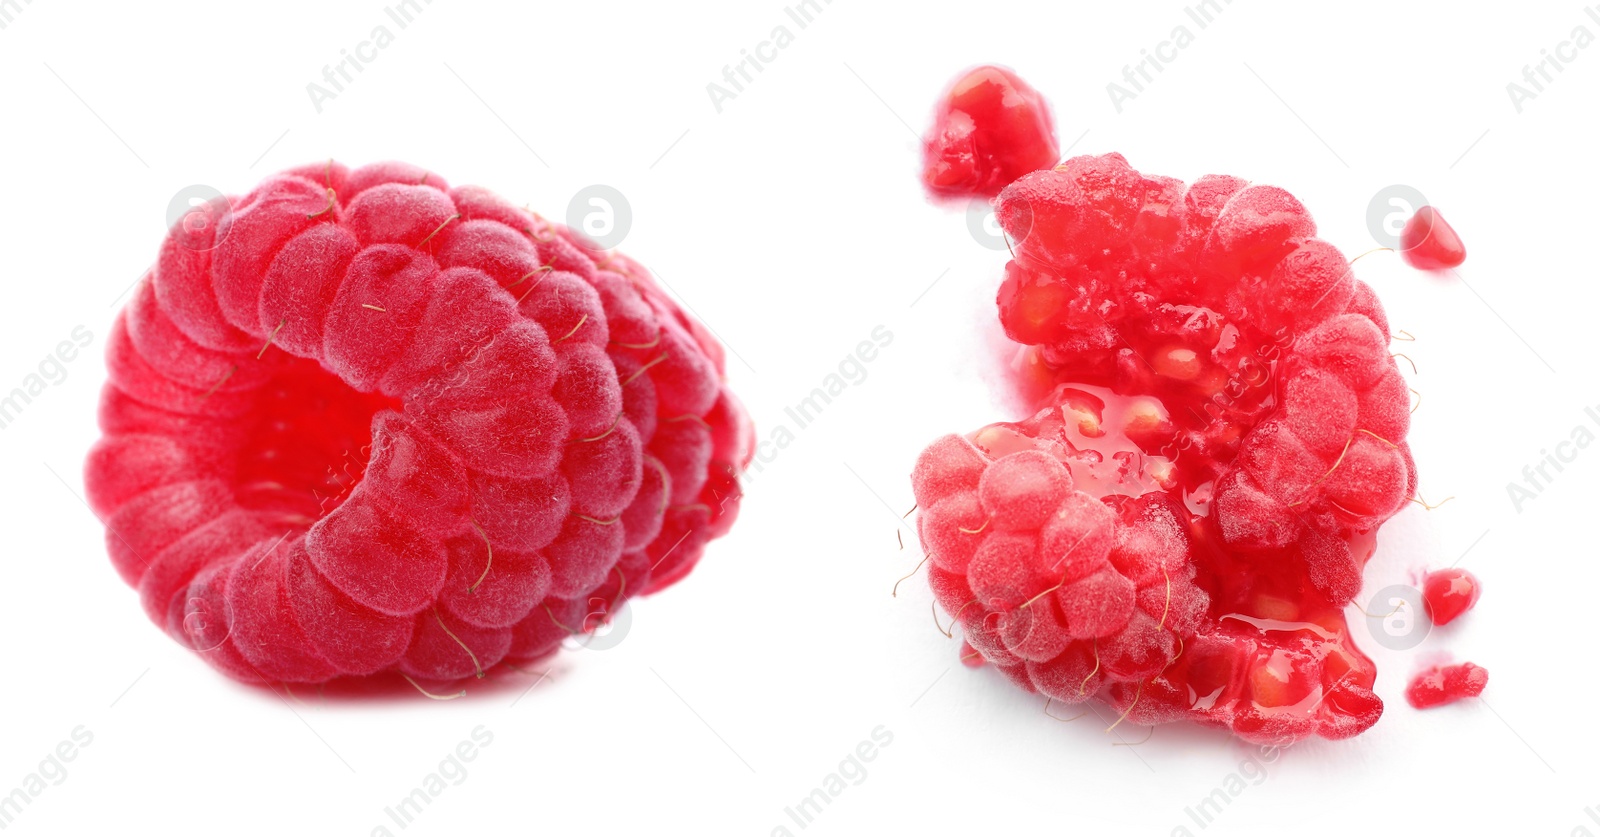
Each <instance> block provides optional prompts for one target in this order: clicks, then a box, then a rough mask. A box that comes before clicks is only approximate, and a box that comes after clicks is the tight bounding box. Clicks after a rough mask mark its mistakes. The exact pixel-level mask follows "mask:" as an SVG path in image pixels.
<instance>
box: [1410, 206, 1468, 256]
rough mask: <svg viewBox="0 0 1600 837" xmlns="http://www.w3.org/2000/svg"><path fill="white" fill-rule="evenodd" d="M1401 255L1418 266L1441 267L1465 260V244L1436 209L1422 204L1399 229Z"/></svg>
mask: <svg viewBox="0 0 1600 837" xmlns="http://www.w3.org/2000/svg"><path fill="white" fill-rule="evenodd" d="M1400 255H1401V256H1402V257H1404V258H1405V260H1406V261H1407V262H1409V263H1410V264H1411V266H1412V267H1415V268H1417V269H1419V270H1443V269H1445V268H1450V267H1456V266H1458V265H1460V264H1461V263H1462V262H1464V261H1466V260H1467V247H1466V245H1465V244H1462V243H1461V236H1460V235H1457V234H1456V231H1455V228H1454V227H1452V226H1450V222H1448V221H1446V220H1445V219H1444V216H1443V215H1441V214H1439V210H1437V209H1434V208H1433V207H1431V206H1424V207H1422V208H1421V209H1419V210H1417V212H1416V214H1415V215H1412V216H1411V219H1410V220H1408V221H1406V225H1405V226H1404V227H1402V228H1401V230H1400Z"/></svg>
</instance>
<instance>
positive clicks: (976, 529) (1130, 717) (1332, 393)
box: [912, 154, 1416, 743]
mask: <svg viewBox="0 0 1600 837" xmlns="http://www.w3.org/2000/svg"><path fill="white" fill-rule="evenodd" d="M996 213H997V217H998V219H999V221H1000V224H1001V225H1002V227H1003V228H1004V229H1005V230H1006V232H1007V234H1008V236H1009V237H1010V239H1011V240H1012V242H1013V246H1014V258H1013V259H1012V261H1011V262H1009V263H1008V264H1007V265H1006V270H1005V277H1004V281H1003V282H1002V283H1001V285H1000V288H999V291H998V293H997V297H996V302H997V306H998V309H999V315H1000V320H1001V324H1002V325H1003V326H1004V328H1005V331H1006V334H1007V335H1008V336H1009V337H1010V338H1011V339H1012V340H1014V341H1016V342H1018V343H1020V344H1023V345H1024V347H1025V349H1024V351H1025V352H1026V353H1027V354H1026V359H1025V360H1024V361H1023V362H1021V363H1018V364H1014V366H1015V367H1016V368H1018V369H1019V377H1023V378H1025V380H1024V381H1023V382H1022V386H1025V387H1026V388H1028V389H1029V391H1032V392H1040V391H1043V392H1046V393H1047V394H1046V395H1044V397H1043V398H1040V399H1039V400H1038V403H1037V406H1036V407H1035V410H1036V412H1035V413H1034V414H1033V415H1031V416H1029V417H1027V418H1024V419H1022V420H1020V421H1015V422H1000V423H996V424H991V425H989V426H987V427H983V428H981V429H979V430H977V431H975V432H973V433H970V434H968V435H966V436H946V437H943V438H941V439H939V440H938V441H936V442H934V444H933V445H931V446H930V447H929V448H928V450H927V451H926V452H925V453H924V454H923V457H922V458H921V459H920V460H919V461H918V463H917V466H916V468H915V469H914V471H913V475H912V487H913V491H914V493H915V494H916V496H917V500H918V503H919V508H921V509H922V510H923V513H922V515H921V517H920V518H919V522H918V526H919V532H920V535H921V538H922V543H923V548H924V549H925V550H926V551H927V552H928V554H929V556H930V560H931V562H932V569H930V571H929V579H930V582H931V583H932V586H933V589H934V592H935V596H936V599H937V600H938V602H939V604H940V606H941V607H943V608H944V609H945V611H946V612H947V613H949V614H950V615H951V616H952V617H953V618H954V619H955V621H956V622H957V623H958V624H960V625H961V627H962V629H963V631H964V633H965V639H966V641H967V642H968V643H970V644H971V646H972V648H973V649H975V650H976V651H977V652H978V653H980V654H982V655H983V656H984V658H985V659H986V660H987V661H988V662H989V663H992V664H994V665H995V666H996V667H997V668H999V669H1000V670H1001V671H1002V672H1003V673H1005V674H1006V675H1007V676H1008V677H1009V678H1010V679H1012V680H1013V681H1015V682H1017V683H1018V684H1019V685H1021V686H1022V687H1023V688H1026V689H1029V690H1031V691H1037V692H1042V693H1044V694H1046V695H1047V696H1049V697H1050V698H1052V699H1054V700H1057V701H1063V702H1068V703H1077V702H1082V701H1086V700H1090V699H1098V700H1100V701H1102V702H1105V703H1107V704H1109V705H1110V706H1111V708H1112V709H1114V710H1115V711H1117V712H1119V713H1120V717H1122V718H1123V719H1125V720H1127V721H1129V722H1132V723H1138V724H1157V723H1166V722H1170V721H1179V720H1189V721H1194V722H1199V723H1202V724H1207V725H1212V726H1218V727H1222V728H1225V729H1228V730H1230V731H1232V732H1233V733H1234V734H1235V735H1238V736H1240V737H1242V738H1245V739H1247V740H1251V741H1259V742H1280V743H1281V742H1283V741H1291V740H1298V739H1301V738H1304V737H1307V736H1311V735H1320V736H1322V737H1325V738H1331V739H1339V738H1347V737H1349V736H1352V735H1355V734H1357V733H1359V732H1361V731H1363V730H1365V729H1367V728H1368V727H1370V726H1371V725H1372V724H1373V723H1374V722H1376V721H1377V719H1378V717H1379V715H1380V714H1381V713H1382V709H1383V704H1382V701H1381V700H1379V698H1378V697H1377V695H1376V694H1374V692H1373V690H1372V687H1373V683H1374V682H1375V679H1376V674H1377V672H1376V668H1375V666H1374V665H1373V663H1372V661H1371V660H1370V659H1368V658H1367V657H1366V656H1365V655H1364V654H1362V653H1361V651H1360V649H1359V648H1357V647H1356V644H1355V641H1354V635H1353V632H1352V631H1351V629H1350V627H1349V625H1348V624H1347V623H1346V620H1345V616H1344V607H1345V605H1346V604H1348V603H1349V602H1350V601H1351V600H1352V599H1353V598H1354V597H1355V596H1356V594H1357V593H1358V592H1359V590H1360V588H1361V571H1362V567H1363V566H1364V565H1365V563H1366V561H1367V559H1368V558H1369V557H1370V556H1371V555H1372V552H1373V550H1374V548H1375V537H1376V532H1377V530H1378V528H1379V526H1380V525H1381V524H1382V523H1383V522H1384V521H1386V520H1388V519H1389V518H1390V517H1392V516H1393V515H1394V514H1396V513H1397V512H1398V511H1399V510H1400V509H1401V508H1403V507H1404V505H1405V503H1406V498H1407V497H1409V496H1411V495H1412V494H1413V490H1414V488H1415V484H1416V469H1415V466H1414V464H1413V462H1412V459H1411V454H1410V451H1409V449H1408V447H1407V445H1406V442H1405V436H1406V433H1407V431H1408V430H1409V426H1410V409H1409V408H1410V401H1409V393H1408V390H1407V387H1406V385H1405V382H1404V379H1403V378H1402V377H1401V375H1400V371H1399V367H1398V366H1397V365H1396V363H1395V361H1394V360H1393V358H1392V357H1391V355H1390V350H1389V348H1388V343H1389V334H1388V326H1387V322H1386V321H1385V320H1384V319H1383V314H1382V307H1381V306H1380V305H1379V304H1378V302H1377V299H1376V297H1375V296H1374V295H1373V294H1372V293H1371V290H1370V288H1367V287H1366V286H1365V285H1364V284H1362V283H1360V282H1358V281H1356V280H1355V278H1354V276H1353V273H1352V271H1351V268H1350V263H1349V261H1348V260H1347V259H1346V258H1345V256H1344V255H1343V254H1342V253H1340V252H1339V250H1338V249H1337V248H1336V247H1334V246H1333V245H1332V244H1329V243H1328V242H1326V241H1324V240H1321V239H1318V238H1316V224H1315V222H1314V221H1313V220H1312V218H1311V215H1310V213H1309V212H1308V211H1307V210H1306V208H1305V207H1304V206H1303V205H1302V204H1301V203H1300V202H1299V201H1298V200H1296V199H1295V198H1294V196H1293V195H1291V194H1289V193H1288V192H1286V191H1284V190H1283V189H1280V188H1277V187H1274V186H1263V185H1251V184H1249V183H1247V182H1246V181H1243V180H1240V179H1238V178H1234V177H1226V176H1216V175H1213V176H1207V177H1203V178H1201V179H1200V180H1198V181H1196V182H1195V183H1193V184H1190V185H1188V186H1185V185H1184V184H1183V183H1182V182H1181V181H1177V180H1174V179H1172V178H1167V177H1160V176H1153V175H1146V174H1143V173H1141V172H1139V171H1137V170H1135V169H1133V168H1132V167H1131V166H1129V165H1128V163H1127V161H1126V160H1125V159H1124V158H1123V157H1122V156H1121V155H1119V154H1106V155H1102V156H1085V157H1075V158H1073V159H1070V160H1067V161H1065V162H1063V163H1061V164H1060V165H1058V166H1055V167H1054V168H1051V169H1049V170H1045V171H1034V172H1031V173H1028V174H1025V175H1023V176H1022V177H1021V178H1019V179H1018V180H1017V181H1015V182H1013V183H1011V184H1009V185H1008V186H1006V187H1005V188H1004V189H1003V190H1002V191H1001V192H1000V194H999V196H998V198H997V199H996ZM1042 382H1047V383H1042Z"/></svg>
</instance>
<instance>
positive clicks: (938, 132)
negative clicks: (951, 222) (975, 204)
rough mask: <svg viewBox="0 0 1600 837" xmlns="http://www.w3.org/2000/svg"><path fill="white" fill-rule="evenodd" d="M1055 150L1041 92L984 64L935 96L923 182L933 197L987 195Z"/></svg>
mask: <svg viewBox="0 0 1600 837" xmlns="http://www.w3.org/2000/svg"><path fill="white" fill-rule="evenodd" d="M1059 154H1060V152H1059V151H1058V150H1057V146H1056V137H1055V127H1054V125H1053V124H1052V122H1051V119H1050V108H1049V106H1048V105H1046V104H1045V101H1044V97H1043V96H1041V95H1039V92H1038V91H1037V90H1034V89H1033V88H1032V87H1029V86H1028V83H1027V82H1025V81H1023V80H1022V79H1021V78H1018V77H1017V74H1016V73H1013V72H1011V71H1010V70H1008V69H1005V68H1004V67H996V66H992V65H985V66H982V67H977V68H975V69H973V70H971V71H969V72H968V73H967V74H966V75H964V76H962V77H961V78H959V79H957V80H956V82H955V84H953V85H951V87H950V89H949V91H948V92H946V93H945V95H944V98H943V99H941V100H940V102H939V107H938V110H937V112H936V113H935V114H934V120H933V127H932V128H931V129H929V131H928V134H927V136H926V137H924V139H923V170H922V183H923V186H925V187H926V188H927V190H928V192H929V194H931V195H933V196H934V197H938V198H961V197H984V198H992V197H994V196H995V195H996V194H998V193H999V192H1000V190H1001V189H1002V188H1003V187H1004V186H1005V185H1006V184H1007V183H1010V182H1011V181H1013V180H1016V179H1017V178H1018V177H1021V176H1022V175H1024V174H1027V173H1028V172H1030V171H1037V170H1038V169H1043V168H1048V167H1050V166H1052V165H1054V164H1055V162H1056V160H1057V159H1058V156H1059Z"/></svg>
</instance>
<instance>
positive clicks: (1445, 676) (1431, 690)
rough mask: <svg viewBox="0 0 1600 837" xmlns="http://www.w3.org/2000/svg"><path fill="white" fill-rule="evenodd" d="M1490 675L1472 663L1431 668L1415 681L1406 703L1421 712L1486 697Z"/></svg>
mask: <svg viewBox="0 0 1600 837" xmlns="http://www.w3.org/2000/svg"><path fill="white" fill-rule="evenodd" d="M1487 685H1489V672H1488V671H1485V670H1484V668H1483V667H1482V666H1478V665H1474V664H1472V663H1456V664H1454V665H1437V666H1431V667H1429V668H1427V669H1424V670H1423V671H1421V672H1419V673H1418V674H1417V676H1415V677H1413V678H1411V683H1410V685H1408V686H1406V702H1407V703H1410V704H1411V705H1412V706H1414V707H1416V708H1417V709H1432V708H1433V707H1435V706H1444V705H1445V704H1447V703H1455V702H1456V701H1458V700H1463V699H1465V698H1469V697H1477V696H1478V695H1481V694H1483V688H1484V687H1485V686H1487Z"/></svg>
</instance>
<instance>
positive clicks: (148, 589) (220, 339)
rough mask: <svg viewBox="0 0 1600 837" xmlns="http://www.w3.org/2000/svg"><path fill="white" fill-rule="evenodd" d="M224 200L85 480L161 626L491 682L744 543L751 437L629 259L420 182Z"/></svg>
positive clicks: (140, 347) (176, 632)
mask: <svg viewBox="0 0 1600 837" xmlns="http://www.w3.org/2000/svg"><path fill="white" fill-rule="evenodd" d="M228 204H229V205H228V206H226V207H217V206H212V207H208V209H207V211H206V212H204V213H198V212H197V213H191V216H190V217H187V218H185V219H184V220H183V221H180V222H179V223H178V224H176V225H174V227H173V229H172V231H171V233H170V234H169V235H168V237H167V239H166V241H165V242H164V243H163V244H162V247H161V254H160V259H159V261H158V263H157V265H156V266H155V268H154V269H153V270H152V271H151V273H150V275H149V276H148V277H147V280H146V281H145V282H143V283H142V284H141V285H140V286H139V288H138V290H137V291H136V293H135V296H134V298H133V301H132V302H131V303H130V304H129V305H128V306H127V308H126V309H125V310H123V311H122V312H121V313H120V314H119V315H118V317H117V320H116V323H115V325H114V327H113V330H112V333H111V337H110V340H109V346H108V347H107V364H108V366H109V369H110V381H109V383H107V384H106V386H105V390H104V392H103V394H102V398H101V403H100V427H101V429H102V431H103V433H104V436H103V438H101V439H100V441H99V442H98V443H97V444H96V445H95V446H94V448H93V450H92V451H91V452H90V454H89V456H88V461H87V464H86V474H85V484H86V486H87V488H88V492H89V500H90V503H91V505H92V506H93V508H94V510H95V512H96V513H97V514H98V515H99V516H100V518H101V519H102V520H103V521H104V522H105V524H106V543H107V548H108V550H109V552H110V555H111V559H112V563H113V565H114V566H115V567H116V569H117V571H118V572H119V573H120V574H121V575H122V577H123V579H124V580H125V581H127V582H128V584H130V585H132V586H133V587H134V588H136V589H137V590H138V591H139V598H140V601H141V602H142V603H143V605H144V609H145V613H146V614H147V615H148V616H149V618H150V619H151V620H153V621H154V622H155V623H156V624H157V625H158V626H160V627H161V628H163V629H164V630H165V631H167V633H168V634H170V635H171V636H172V637H173V638H174V639H176V640H177V641H178V642H180V643H182V644H184V645H185V646H188V647H190V648H192V649H194V650H195V651H196V652H197V653H199V654H200V655H201V656H202V657H204V658H205V659H206V660H207V661H208V662H210V663H211V664H212V665H213V666H215V667H217V668H218V669H220V670H221V671H222V672H224V673H226V674H228V675H229V676H231V677H234V678H237V679H239V680H243V681H248V682H274V681H283V682H295V683H320V682H324V681H328V680H330V679H333V678H337V677H341V676H356V677H361V676H366V675H376V674H380V673H390V672H395V673H400V674H403V675H405V676H407V677H410V678H417V679H423V680H427V681H452V680H458V679H461V678H466V677H471V676H474V675H476V676H479V677H481V676H483V674H484V672H485V671H487V670H489V669H491V668H492V667H494V666H495V665H496V664H497V663H499V662H500V661H502V660H513V661H528V660H534V659H538V658H541V657H545V656H548V655H550V654H552V653H554V652H555V651H556V650H557V648H558V646H559V644H560V642H561V640H562V639H564V638H565V637H567V636H569V635H570V634H571V633H574V632H585V631H590V630H593V629H595V628H596V627H598V625H599V624H600V623H602V622H604V621H605V620H606V619H607V618H609V617H610V616H611V615H612V614H614V613H615V612H616V609H617V607H618V606H620V605H621V604H622V602H623V601H624V600H625V599H627V598H628V597H630V596H635V595H640V594H645V593H651V592H654V591H657V590H660V589H662V588H664V587H666V586H668V585H671V584H673V583H674V582H676V581H678V580H679V579H681V578H682V577H683V576H684V575H685V574H687V573H688V572H689V571H690V570H691V569H692V568H693V567H694V566H695V564H696V563H697V562H698V561H699V560H700V557H701V555H702V554H703V553H704V551H705V549H706V545H707V543H708V542H709V541H711V540H712V539H714V538H716V537H719V536H721V535H722V534H724V533H726V532H727V530H728V528H729V527H730V526H731V525H732V524H733V521H734V518H735V517H736V516H737V514H738V509H739V500H740V492H739V488H738V483H737V482H736V475H737V473H738V471H739V470H740V469H741V468H742V467H743V466H744V465H745V464H746V463H747V462H748V460H749V457H750V453H751V427H750V423H749V420H748V418H747V417H746V415H745V413H744V410H743V409H742V408H741V407H740V405H739V402H738V401H737V400H736V399H735V398H734V396H733V394H732V393H731V392H730V391H729V390H728V389H727V387H726V385H725V384H724V383H723V374H722V373H723V354H722V349H721V347H720V346H718V345H717V343H716V342H715V341H714V340H713V339H712V338H711V337H710V335H709V332H707V331H706V329H705V328H703V327H702V326H701V325H700V324H699V323H697V322H695V321H694V320H692V319H690V318H689V317H688V316H686V315H685V314H684V313H683V311H682V310H680V309H679V308H678V306H677V305H675V304H674V303H673V302H672V301H671V300H670V299H668V298H667V296H666V295H665V294H664V293H662V291H661V290H660V289H659V287H658V286H657V285H656V284H655V282H654V281H653V280H652V279H651V278H650V276H649V274H648V273H647V272H646V271H645V270H644V269H643V268H642V267H640V266H639V265H638V264H637V263H636V262H633V261H631V260H629V259H627V258H626V257H624V256H621V255H617V254H614V253H608V252H603V251H599V250H596V249H593V247H592V245H589V244H587V243H586V242H585V241H584V240H582V239H581V238H579V237H577V236H575V235H574V234H573V233H571V231H569V230H567V229H565V228H564V227H561V226H559V225H556V224H552V223H550V222H548V221H545V220H544V219H542V218H540V217H538V216H537V215H534V214H531V213H529V212H527V211H525V210H522V209H519V208H517V207H514V206H512V205H510V204H508V203H506V202H505V201H503V200H501V199H500V198H498V197H496V196H494V195H493V194H491V193H490V192H488V191H486V190H484V189H480V188H477V187H455V188H451V187H449V186H447V185H446V183H445V182H444V180H443V179H442V178H440V177H439V176H438V175H435V174H432V173H430V172H427V171H424V170H423V169H420V168H417V167H414V166H410V165H405V164H401V163H383V164H377V165H371V166H365V167H362V168H357V169H353V170H347V169H346V168H345V167H344V166H341V165H338V164H336V163H332V162H329V163H326V164H317V165H312V166H306V167H304V168H298V169H291V170H289V171H286V172H284V173H282V174H279V175H275V176H273V177H270V178H268V179H267V180H265V181H264V182H262V183H261V184H260V185H259V186H257V187H256V188H255V189H254V190H253V191H252V192H250V193H249V194H248V195H246V196H244V197H243V198H239V199H231V200H230V201H229V202H228Z"/></svg>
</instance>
